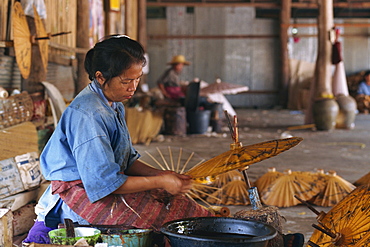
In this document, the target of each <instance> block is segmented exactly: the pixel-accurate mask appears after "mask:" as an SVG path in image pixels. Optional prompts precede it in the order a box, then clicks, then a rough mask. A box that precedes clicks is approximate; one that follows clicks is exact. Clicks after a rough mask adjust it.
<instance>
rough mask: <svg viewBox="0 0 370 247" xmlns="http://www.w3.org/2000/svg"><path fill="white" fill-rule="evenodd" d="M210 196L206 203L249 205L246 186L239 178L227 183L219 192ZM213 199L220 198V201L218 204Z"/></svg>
mask: <svg viewBox="0 0 370 247" xmlns="http://www.w3.org/2000/svg"><path fill="white" fill-rule="evenodd" d="M212 196H213V197H208V198H207V202H209V203H213V204H222V205H249V204H250V201H249V193H248V189H247V185H246V183H245V182H244V181H242V179H241V178H239V179H237V180H233V181H231V182H229V183H227V184H226V185H225V186H223V187H222V188H221V190H218V191H216V192H215V193H213V194H212ZM214 198H220V199H221V201H220V202H218V201H216V200H215V199H214Z"/></svg>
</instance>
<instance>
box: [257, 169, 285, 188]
mask: <svg viewBox="0 0 370 247" xmlns="http://www.w3.org/2000/svg"><path fill="white" fill-rule="evenodd" d="M282 175H283V173H282V172H278V171H276V168H275V167H270V168H268V170H267V172H266V173H265V174H263V175H262V176H261V177H259V178H258V179H257V180H256V181H255V182H254V183H255V185H256V187H257V188H258V190H259V191H260V192H261V191H264V190H265V189H266V188H267V187H268V186H269V185H270V184H272V183H273V182H275V180H276V179H278V178H279V177H280V176H282Z"/></svg>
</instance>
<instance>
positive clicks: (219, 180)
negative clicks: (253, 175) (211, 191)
mask: <svg viewBox="0 0 370 247" xmlns="http://www.w3.org/2000/svg"><path fill="white" fill-rule="evenodd" d="M239 178H241V179H242V180H243V175H242V174H241V173H240V172H238V171H237V170H232V171H228V172H226V173H222V174H220V175H217V176H216V178H215V181H214V182H213V183H212V186H214V187H217V188H222V187H223V186H224V185H226V184H227V183H229V182H231V181H234V180H240V179H239Z"/></svg>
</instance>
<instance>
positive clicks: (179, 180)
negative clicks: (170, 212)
mask: <svg viewBox="0 0 370 247" xmlns="http://www.w3.org/2000/svg"><path fill="white" fill-rule="evenodd" d="M158 177H159V178H160V181H161V184H162V189H164V190H166V191H167V192H168V193H170V194H172V195H176V194H182V193H187V192H189V191H190V189H191V187H192V183H191V178H190V177H189V176H186V175H182V174H178V173H175V172H172V171H165V172H162V173H160V174H159V176H158Z"/></svg>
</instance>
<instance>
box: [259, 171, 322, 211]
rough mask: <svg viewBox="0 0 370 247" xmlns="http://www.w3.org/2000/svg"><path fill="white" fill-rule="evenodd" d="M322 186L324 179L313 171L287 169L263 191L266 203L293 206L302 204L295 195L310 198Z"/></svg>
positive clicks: (263, 200)
mask: <svg viewBox="0 0 370 247" xmlns="http://www.w3.org/2000/svg"><path fill="white" fill-rule="evenodd" d="M320 188H322V180H320V179H319V178H318V176H317V175H316V174H314V173H312V172H301V171H294V172H293V171H292V170H290V169H287V170H285V171H284V174H283V175H282V176H280V177H279V178H278V179H276V180H275V182H273V183H272V184H270V186H268V187H267V188H266V189H265V190H263V191H261V200H262V202H263V203H264V204H266V205H270V206H277V207H291V206H295V205H298V204H300V201H299V200H298V199H296V198H295V197H294V196H295V195H296V196H299V197H300V198H302V199H303V200H309V199H311V198H313V197H314V196H316V195H317V194H318V193H319V192H320Z"/></svg>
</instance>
